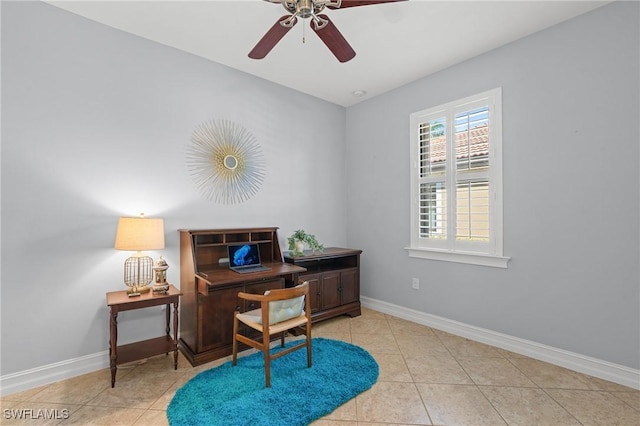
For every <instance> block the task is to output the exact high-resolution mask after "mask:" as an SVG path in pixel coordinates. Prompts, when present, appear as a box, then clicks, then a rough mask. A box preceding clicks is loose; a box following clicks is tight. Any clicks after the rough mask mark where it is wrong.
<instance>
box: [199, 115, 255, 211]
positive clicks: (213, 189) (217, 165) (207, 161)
mask: <svg viewBox="0 0 640 426" xmlns="http://www.w3.org/2000/svg"><path fill="white" fill-rule="evenodd" d="M187 168H188V170H189V173H191V177H192V178H193V180H194V182H195V183H196V186H197V187H198V189H199V190H200V192H201V193H202V194H203V195H204V196H205V197H206V198H208V199H209V200H211V201H214V202H217V203H224V204H236V203H242V202H244V201H246V200H248V199H249V198H251V197H252V196H253V195H255V194H256V193H257V192H258V190H259V189H260V186H261V185H262V182H263V181H264V175H265V162H264V159H263V155H262V148H261V147H260V145H259V144H258V141H257V140H256V138H255V137H254V136H253V135H252V134H251V133H250V132H249V131H247V130H246V129H245V128H244V127H243V126H241V125H239V124H237V123H234V122H232V121H227V120H212V121H207V122H205V123H203V124H201V125H200V126H198V127H197V128H196V129H195V130H194V131H193V135H192V136H191V144H190V145H189V146H188V149H187Z"/></svg>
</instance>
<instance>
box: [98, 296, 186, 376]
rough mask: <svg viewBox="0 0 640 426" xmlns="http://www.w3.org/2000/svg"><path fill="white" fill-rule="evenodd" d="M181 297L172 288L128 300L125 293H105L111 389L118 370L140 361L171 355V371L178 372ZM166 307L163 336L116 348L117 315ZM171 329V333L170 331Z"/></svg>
mask: <svg viewBox="0 0 640 426" xmlns="http://www.w3.org/2000/svg"><path fill="white" fill-rule="evenodd" d="M181 295H182V293H181V292H180V290H178V289H177V288H176V287H174V286H173V285H170V286H169V290H168V291H167V293H166V294H159V295H158V294H153V292H149V293H145V294H142V295H140V296H136V297H129V296H128V295H127V291H126V290H122V291H112V292H108V293H107V306H109V308H110V315H109V316H110V320H109V365H110V368H111V387H114V386H115V384H116V372H117V368H118V367H117V366H118V365H120V364H126V363H128V362H132V361H137V360H139V359H144V358H149V357H152V356H155V355H160V354H163V353H165V354H167V355H168V354H169V352H173V368H174V369H175V370H177V369H178V318H179V316H180V315H179V312H178V303H179V301H180V296H181ZM160 305H166V335H164V336H161V337H156V338H153V339H147V340H143V341H140V342H134V343H128V344H126V345H120V346H118V313H119V312H123V311H130V310H133V309H142V308H148V307H151V306H160ZM171 305H173V327H171ZM172 328H173V333H171V329H172Z"/></svg>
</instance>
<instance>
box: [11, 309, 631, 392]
mask: <svg viewBox="0 0 640 426" xmlns="http://www.w3.org/2000/svg"><path fill="white" fill-rule="evenodd" d="M360 301H361V303H362V306H364V307H365V308H370V309H373V310H376V311H378V312H382V313H385V314H389V315H393V316H395V317H398V318H402V319H406V320H408V321H412V322H415V323H418V324H422V325H426V326H428V327H432V328H436V329H438V330H442V331H446V332H448V333H451V334H455V335H457V336H462V337H466V338H468V339H471V340H475V341H477V342H481V343H486V344H488V345H492V346H495V347H498V348H502V349H506V350H508V351H511V352H515V353H518V354H522V355H526V356H529V357H531V358H534V359H538V360H541V361H546V362H549V363H551V364H554V365H559V366H561V367H565V368H568V369H570V370H573V371H577V372H580V373H585V374H589V375H590V376H594V377H598V378H600V379H604V380H608V381H610V382H614V383H618V384H621V385H624V386H628V387H630V388H633V389H639V390H640V370H634V369H632V368H629V367H625V366H622V365H618V364H613V363H611V362H607V361H602V360H599V359H595V358H590V357H588V356H584V355H580V354H577V353H574V352H569V351H565V350H563V349H558V348H554V347H551V346H547V345H543V344H540V343H536V342H532V341H529V340H524V339H520V338H518V337H513V336H509V335H507V334H502V333H497V332H495V331H491V330H487V329H483V328H480V327H475V326H472V325H468V324H464V323H461V322H458V321H453V320H450V319H447V318H442V317H439V316H436V315H431V314H427V313H424V312H420V311H416V310H413V309H409V308H405V307H402V306H398V305H394V304H391V303H387V302H382V301H380V300H376V299H372V298H369V297H366V296H361V297H360ZM108 367H109V351H103V352H99V353H96V354H93V355H87V356H83V357H79V358H74V359H70V360H67V361H62V362H57V363H54V364H49V365H45V366H42V367H38V368H33V369H30V370H25V371H20V372H18V373H13V374H7V375H6V376H2V377H0V396H5V395H10V394H12V393H16V392H22V391H25V390H29V389H33V388H36V387H38V386H43V385H47V384H50V383H54V382H58V381H60V380H65V379H70V378H72V377H76V376H80V375H82V374H87V373H91V372H93V371H97V370H101V369H103V368H108Z"/></svg>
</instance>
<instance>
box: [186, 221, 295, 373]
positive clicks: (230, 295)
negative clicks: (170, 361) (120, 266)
mask: <svg viewBox="0 0 640 426" xmlns="http://www.w3.org/2000/svg"><path fill="white" fill-rule="evenodd" d="M179 232H180V289H181V290H182V292H183V296H182V298H181V306H180V341H179V348H180V351H181V352H182V354H183V355H184V356H185V357H186V358H187V359H188V360H189V362H190V363H191V364H192V365H200V364H204V363H206V362H209V361H212V360H215V359H218V358H222V357H224V356H227V355H231V352H232V347H233V316H234V313H235V312H246V311H249V310H252V309H256V308H258V307H259V303H257V304H256V302H248V301H244V300H241V299H238V292H241V291H242V292H244V293H253V294H264V292H265V291H266V290H272V289H277V288H285V287H291V286H293V285H295V284H296V283H297V282H298V276H299V274H300V273H302V272H304V271H305V268H304V267H301V266H298V265H293V264H289V263H285V262H283V261H282V253H281V251H280V246H279V244H278V234H277V228H274V227H268V228H241V229H204V230H203V229H199V230H198V229H197V230H188V229H181V230H179ZM230 244H234V245H235V244H256V245H257V246H258V250H259V252H260V258H261V260H262V264H263V265H264V266H267V267H269V268H270V269H269V270H268V271H260V272H251V273H248V274H239V273H237V272H234V271H231V270H230V269H229V264H228V256H229V255H228V252H227V248H228V246H229V245H230ZM241 332H242V333H251V331H249V330H242V331H241Z"/></svg>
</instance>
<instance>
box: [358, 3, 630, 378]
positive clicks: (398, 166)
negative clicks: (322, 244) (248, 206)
mask: <svg viewBox="0 0 640 426" xmlns="http://www.w3.org/2000/svg"><path fill="white" fill-rule="evenodd" d="M638 27H639V5H638V3H636V2H615V3H614V4H611V5H608V6H606V7H604V8H601V9H597V10H595V11H593V12H592V13H589V14H586V15H583V16H580V17H577V18H575V19H573V20H571V21H567V22H565V23H562V24H560V25H557V26H555V27H552V28H550V29H548V30H545V31H543V32H540V33H537V34H534V35H532V36H530V37H527V38H525V39H522V40H519V41H517V42H514V43H512V44H509V45H507V46H504V47H502V48H500V49H497V50H494V51H492V52H489V53H488V54H484V55H481V56H479V57H476V58H474V59H472V60H469V61H467V62H464V63H461V64H459V65H456V66H453V67H451V68H449V69H446V70H444V71H442V72H439V73H437V74H434V75H431V76H428V77H425V78H423V79H421V80H419V81H416V82H414V83H412V84H409V85H407V86H405V87H402V88H400V89H397V90H394V91H392V92H389V93H387V94H384V95H381V96H379V97H377V98H375V99H372V100H370V101H368V102H365V103H362V104H359V105H356V106H354V107H351V108H349V109H348V110H347V165H348V167H347V169H346V171H347V182H348V185H349V187H348V194H349V197H348V200H349V201H348V203H349V208H348V222H347V235H348V238H347V239H348V241H349V244H350V245H352V246H355V247H359V248H362V249H363V250H364V253H366V257H365V258H364V269H363V276H362V282H363V288H362V293H363V294H364V295H366V296H368V297H371V298H374V299H378V300H382V301H386V302H389V303H393V304H397V305H400V306H403V307H407V308H411V309H415V310H418V311H421V312H425V313H429V314H434V315H438V316H442V317H445V318H448V319H452V320H457V321H461V322H464V323H467V324H471V325H475V326H477V327H481V328H485V329H489V330H493V331H497V332H501V333H505V334H507V335H511V336H515V337H519V338H522V339H527V340H530V341H534V342H538V343H543V344H546V345H550V346H552V347H556V348H561V349H565V350H569V351H572V352H575V353H579V354H583V355H587V356H590V357H594V358H597V359H601V360H606V361H609V362H612V363H617V364H620V365H624V366H628V367H631V368H634V369H637V368H639V367H640V353H639V348H640V342H639V337H640V329H639V324H640V307H639V302H640V295H639V285H640V284H639V282H640V276H639V269H638V264H639V260H640V253H639V232H640V230H639V218H640V212H639V192H640V189H639V175H638V170H639V158H640V157H639V149H638V148H639V140H640V139H639V131H638V117H639V114H640V111H639V106H638V104H639V95H638V93H639V87H638V81H639V77H640V72H639V68H638V64H639V61H640V58H639V50H640V48H639V36H640V35H639V30H638ZM499 86H501V87H502V90H503V92H502V93H503V105H502V107H503V156H504V160H503V161H504V169H503V170H504V235H505V238H504V248H505V255H506V256H510V257H511V258H512V260H511V261H510V263H509V267H508V269H506V270H504V269H494V268H488V267H480V266H471V265H461V264H457V263H447V262H437V261H429V260H419V259H409V258H408V257H407V253H406V252H405V250H404V247H406V246H408V245H409V241H410V227H409V226H410V224H409V196H410V194H409V151H408V149H409V114H410V113H412V112H415V111H419V110H422V109H425V108H428V107H432V106H436V105H439V104H442V103H445V102H448V101H451V100H455V99H459V98H462V97H465V96H468V95H472V94H475V93H479V92H482V91H485V90H488V89H492V88H494V87H499ZM412 277H417V278H420V284H421V289H420V290H418V291H416V290H413V289H412V288H411V278H412Z"/></svg>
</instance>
